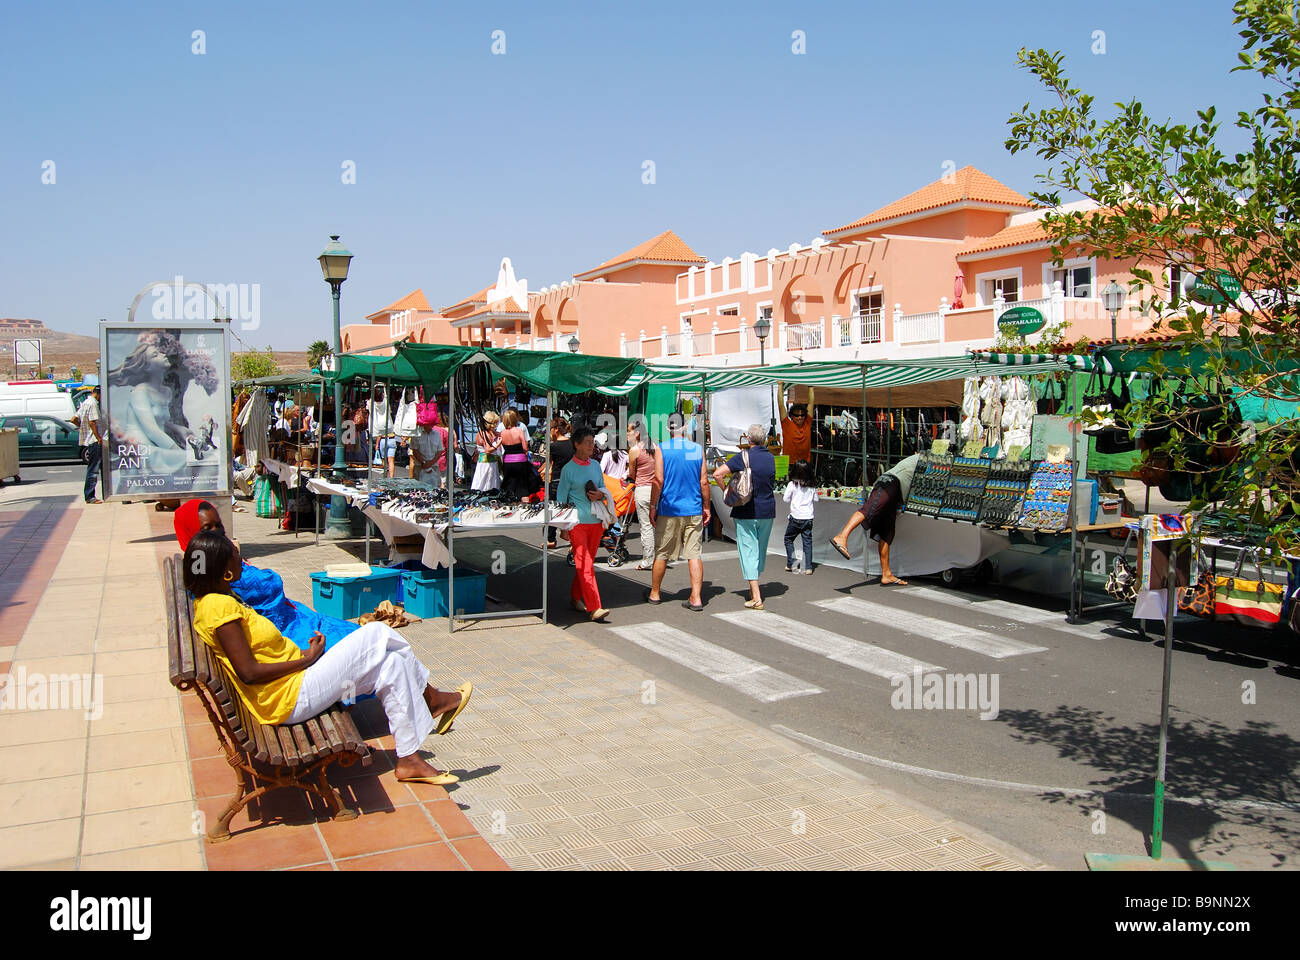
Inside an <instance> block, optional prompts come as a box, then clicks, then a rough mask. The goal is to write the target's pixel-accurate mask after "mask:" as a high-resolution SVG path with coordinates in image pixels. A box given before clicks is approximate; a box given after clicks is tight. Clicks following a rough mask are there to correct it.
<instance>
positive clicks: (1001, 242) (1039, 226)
mask: <svg viewBox="0 0 1300 960" xmlns="http://www.w3.org/2000/svg"><path fill="white" fill-rule="evenodd" d="M1049 239H1051V238H1050V237H1048V235H1047V231H1046V230H1044V229H1043V222H1042V221H1041V220H1035V221H1034V222H1033V223H1019V224H1016V225H1015V226H1014V227H1006V228H1004V229H1002V230H999V231H998V232H997V233H995V234H993V236H991V237H977V238H975V239H974V240H971V241H970V242H968V243H967V244H966V245H965V246H963V247H962V248H961V249H960V250H958V251H957V259H958V260H960V259H961V258H962V257H969V256H971V255H973V254H976V253H987V252H988V251H989V250H1001V249H1003V248H1004V247H1018V246H1020V244H1022V243H1043V242H1045V241H1047V240H1049Z"/></svg>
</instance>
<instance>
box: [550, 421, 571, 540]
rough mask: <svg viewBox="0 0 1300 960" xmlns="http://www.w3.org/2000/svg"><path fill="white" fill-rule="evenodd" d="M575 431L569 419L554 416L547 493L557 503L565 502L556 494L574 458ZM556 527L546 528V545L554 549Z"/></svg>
mask: <svg viewBox="0 0 1300 960" xmlns="http://www.w3.org/2000/svg"><path fill="white" fill-rule="evenodd" d="M572 433H573V427H572V426H571V425H570V424H569V421H568V420H565V419H564V418H563V417H554V418H553V419H552V420H551V464H550V466H549V467H548V468H547V471H546V495H547V497H549V498H550V499H551V500H555V501H556V502H557V503H563V502H564V501H563V500H556V497H555V494H556V491H557V490H558V489H559V486H560V474H561V473H563V472H564V467H565V465H566V464H567V463H568V462H569V461H570V460H572V459H573V440H572V439H571V438H570V435H571V434H572ZM555 537H556V530H555V527H547V528H546V546H547V547H548V548H549V549H551V550H554V549H555V547H556V546H557V543H556V540H555Z"/></svg>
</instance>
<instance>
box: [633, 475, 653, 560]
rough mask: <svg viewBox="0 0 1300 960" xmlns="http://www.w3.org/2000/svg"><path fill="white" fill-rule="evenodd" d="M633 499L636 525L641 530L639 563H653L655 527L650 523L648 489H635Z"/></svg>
mask: <svg viewBox="0 0 1300 960" xmlns="http://www.w3.org/2000/svg"><path fill="white" fill-rule="evenodd" d="M633 497H635V498H636V519H637V525H638V526H639V527H640V529H641V562H642V563H654V559H655V525H654V524H653V523H651V522H650V487H648V486H640V487H637V488H636V491H635V492H634V493H633Z"/></svg>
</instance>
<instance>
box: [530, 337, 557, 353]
mask: <svg viewBox="0 0 1300 960" xmlns="http://www.w3.org/2000/svg"><path fill="white" fill-rule="evenodd" d="M533 349H534V350H554V349H555V338H554V337H534V338H533Z"/></svg>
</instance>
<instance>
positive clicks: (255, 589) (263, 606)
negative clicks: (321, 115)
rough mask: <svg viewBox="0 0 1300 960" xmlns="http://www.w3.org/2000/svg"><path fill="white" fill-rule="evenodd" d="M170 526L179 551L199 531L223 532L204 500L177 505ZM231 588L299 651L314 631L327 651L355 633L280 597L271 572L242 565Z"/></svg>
mask: <svg viewBox="0 0 1300 960" xmlns="http://www.w3.org/2000/svg"><path fill="white" fill-rule="evenodd" d="M174 526H175V528H176V540H177V542H178V543H179V544H180V546H181V550H182V551H183V550H185V549H186V548H187V547H188V546H189V543H190V538H191V537H193V536H194V534H196V533H198V532H199V531H200V530H216V531H218V532H220V533H225V532H226V531H225V526H224V525H223V524H222V522H221V514H219V513H217V508H216V507H214V506H213V505H212V504H211V503H209V502H208V501H207V500H187V501H186V502H185V503H183V504H181V506H180V507H179V508H177V510H176V516H175V520H174ZM233 586H234V592H235V595H236V596H237V597H238V598H239V599H240V601H242V602H243V603H244V605H245V606H249V607H252V608H253V609H254V610H256V611H257V612H258V613H260V614H261V615H262V616H264V617H266V619H268V620H270V621H271V622H272V623H273V624H275V628H276V629H277V630H279V631H280V633H282V634H284V635H285V636H286V637H288V638H289V639H290V640H292V641H293V642H294V643H296V644H297V645H298V646H299V647H300V648H301V649H303V650H306V649H307V648H308V647H309V646H310V645H311V638H312V634H314V633H316V632H318V631H319V632H320V633H321V634H322V635H323V636H324V637H325V649H327V650H328V649H329V648H330V647H332V646H333V645H334V644H335V643H337V642H338V641H340V640H342V639H343V638H344V637H346V636H347V635H348V634H349V633H352V632H354V631H355V630H356V629H357V625H356V624H355V623H349V622H348V621H347V620H340V619H338V618H337V617H327V616H324V615H322V614H319V613H317V612H316V611H315V610H313V609H312V608H311V607H308V606H306V605H305V604H301V603H298V602H296V601H294V600H290V599H289V598H288V597H286V596H285V595H284V580H282V579H281V578H280V575H279V574H278V573H276V572H275V571H274V570H261V569H259V568H257V567H255V566H253V565H252V564H251V563H248V562H247V561H245V563H244V568H243V574H242V575H241V576H240V578H239V580H238V581H236V582H235V584H234V585H233Z"/></svg>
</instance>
